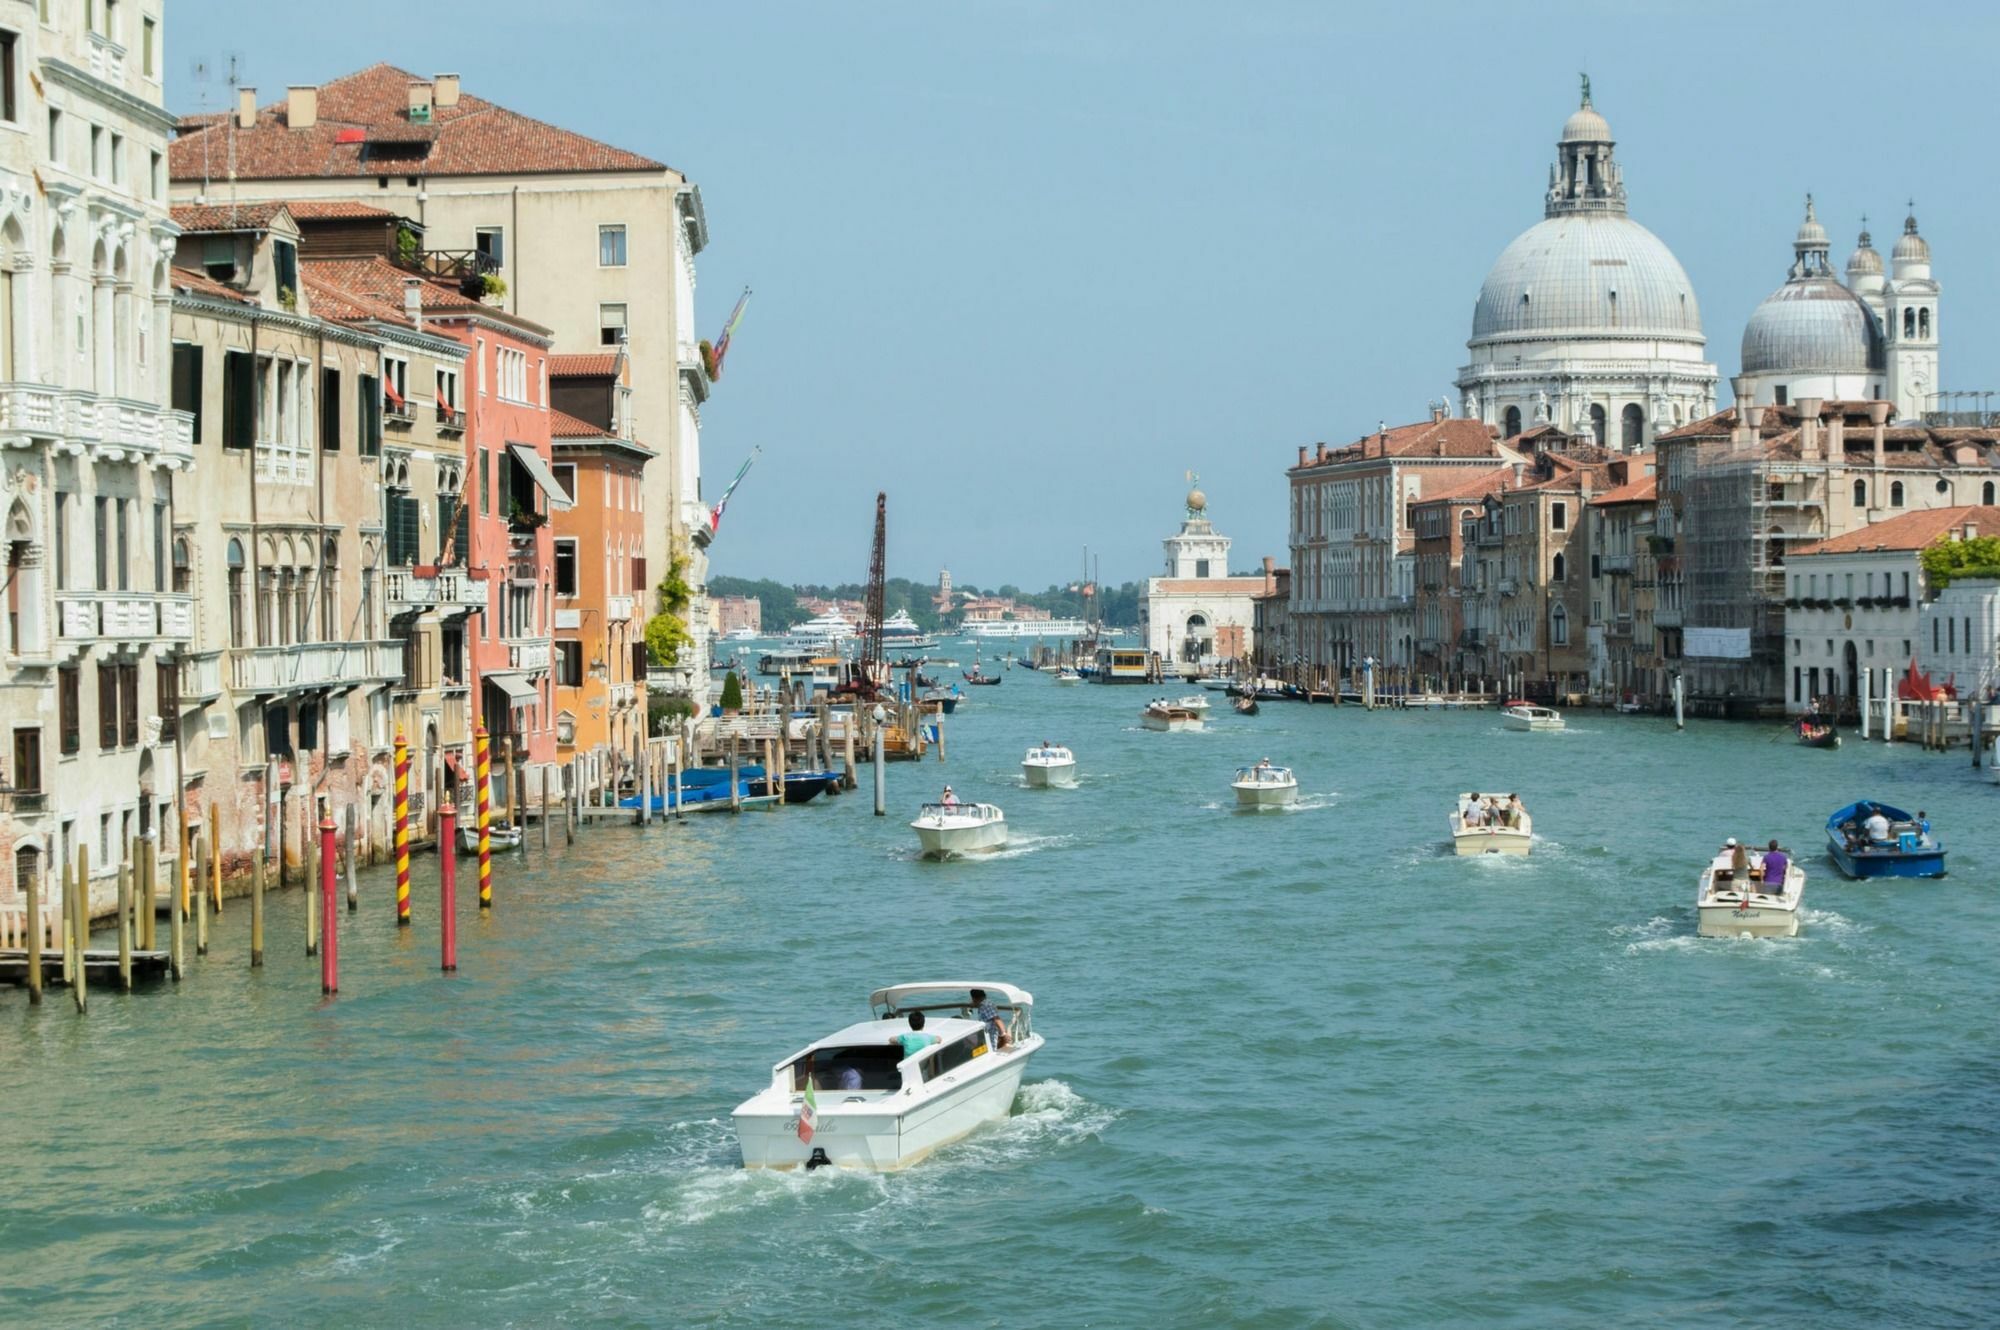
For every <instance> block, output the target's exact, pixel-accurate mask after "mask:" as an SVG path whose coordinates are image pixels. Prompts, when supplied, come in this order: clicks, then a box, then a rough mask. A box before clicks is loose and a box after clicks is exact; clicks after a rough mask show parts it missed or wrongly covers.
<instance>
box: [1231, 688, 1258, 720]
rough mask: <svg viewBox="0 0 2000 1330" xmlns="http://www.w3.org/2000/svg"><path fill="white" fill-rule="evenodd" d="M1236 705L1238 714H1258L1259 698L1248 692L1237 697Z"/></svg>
mask: <svg viewBox="0 0 2000 1330" xmlns="http://www.w3.org/2000/svg"><path fill="white" fill-rule="evenodd" d="M1235 706H1236V714H1237V715H1239V716H1254V715H1256V714H1257V699H1256V698H1254V697H1251V696H1250V695H1249V694H1247V693H1245V694H1243V695H1241V696H1239V697H1238V698H1237V699H1236V703H1235Z"/></svg>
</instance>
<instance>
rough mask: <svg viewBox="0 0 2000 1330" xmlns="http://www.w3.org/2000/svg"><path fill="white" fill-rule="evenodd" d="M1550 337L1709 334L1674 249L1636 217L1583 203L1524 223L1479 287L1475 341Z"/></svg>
mask: <svg viewBox="0 0 2000 1330" xmlns="http://www.w3.org/2000/svg"><path fill="white" fill-rule="evenodd" d="M1546 337H1564V338H1599V337H1607V338H1627V337H1631V338H1671V339H1675V340H1679V341H1688V342H1694V343H1697V344H1698V343H1700V342H1702V341H1703V340H1704V339H1703V337H1702V332H1701V310H1700V307H1699V306H1698V305H1697V304H1696V303H1695V298H1694V285H1693V283H1691V282H1689V281H1688V276H1687V272H1686V271H1685V270H1684V269H1683V268H1682V267H1681V265H1680V260H1678V259H1676V258H1675V257H1674V255H1673V251H1672V250H1670V249H1668V248H1667V247H1666V245H1665V244H1663V243H1662V242H1661V240H1660V238H1659V237H1658V236H1656V235H1654V234H1653V233H1652V232H1651V231H1648V230H1647V229H1646V228H1645V227H1643V226H1641V225H1639V223H1637V222H1635V221H1633V220H1632V219H1631V218H1630V217H1626V216H1622V215H1619V214H1616V213H1586V212H1576V213H1562V214H1559V215H1557V216H1554V217H1547V218H1544V219H1543V220H1541V221H1539V222H1537V223H1535V225H1533V226H1531V227H1529V228H1528V229H1527V230H1526V231H1523V232H1522V233H1521V234H1520V235H1519V236H1517V237H1515V239H1514V243H1513V244H1511V245H1509V246H1507V248H1506V249H1504V250H1502V251H1501V254H1500V257H1499V259H1498V260H1497V261H1496V262H1495V263H1494V264H1493V268H1492V271H1490V272H1488V273H1487V274H1486V284H1485V285H1484V286H1482V287H1481V288H1480V290H1479V303H1478V304H1477V305H1476V306H1475V307H1474V309H1473V314H1472V340H1471V343H1470V345H1473V346H1478V345H1480V344H1481V343H1483V342H1492V341H1508V340H1515V339H1520V338H1546Z"/></svg>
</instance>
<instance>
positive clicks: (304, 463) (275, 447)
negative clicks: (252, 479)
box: [256, 439, 313, 485]
mask: <svg viewBox="0 0 2000 1330" xmlns="http://www.w3.org/2000/svg"><path fill="white" fill-rule="evenodd" d="M256 454H257V479H259V480H261V481H267V482H269V483H271V484H273V485H310V484H312V481H313V450H312V449H311V447H309V446H308V445H306V444H303V443H298V442H296V441H294V442H290V443H283V442H280V441H278V440H277V439H259V440H257V449H256Z"/></svg>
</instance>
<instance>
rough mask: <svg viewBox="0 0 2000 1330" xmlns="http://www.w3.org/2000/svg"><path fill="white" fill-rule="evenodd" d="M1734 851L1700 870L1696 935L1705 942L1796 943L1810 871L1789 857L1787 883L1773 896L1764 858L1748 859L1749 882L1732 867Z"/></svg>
mask: <svg viewBox="0 0 2000 1330" xmlns="http://www.w3.org/2000/svg"><path fill="white" fill-rule="evenodd" d="M1733 858H1734V851H1733V849H1731V848H1730V847H1724V848H1723V849H1722V850H1721V851H1719V852H1718V853H1717V854H1716V856H1715V859H1714V862H1712V863H1710V864H1709V865H1708V867H1706V868H1704V869H1702V870H1701V885H1700V887H1699V888H1697V889H1696V891H1695V901H1694V904H1695V919H1696V922H1695V932H1696V934H1697V935H1699V936H1701V937H1796V936H1798V931H1799V907H1800V906H1801V905H1802V904H1803V903H1804V902H1805V895H1806V870H1805V869H1803V868H1801V867H1799V865H1798V861H1797V860H1794V859H1792V858H1791V857H1790V856H1789V855H1787V856H1786V865H1785V880H1784V881H1783V882H1782V883H1779V884H1777V887H1778V889H1777V890H1776V891H1772V890H1771V889H1770V888H1771V886H1772V884H1771V883H1769V882H1766V881H1764V852H1763V851H1762V850H1751V851H1750V852H1749V853H1748V854H1747V855H1746V856H1745V858H1746V861H1747V865H1748V866H1747V869H1746V871H1745V873H1744V875H1743V876H1744V880H1742V881H1738V880H1737V877H1736V872H1735V870H1734V868H1733V867H1732V866H1731V861H1732V859H1733Z"/></svg>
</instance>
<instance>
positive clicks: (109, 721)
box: [97, 661, 118, 748]
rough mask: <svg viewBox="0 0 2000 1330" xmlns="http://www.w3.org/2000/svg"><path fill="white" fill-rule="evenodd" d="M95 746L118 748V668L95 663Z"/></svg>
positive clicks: (107, 662) (108, 662)
mask: <svg viewBox="0 0 2000 1330" xmlns="http://www.w3.org/2000/svg"><path fill="white" fill-rule="evenodd" d="M97 746H98V747H99V748H116V747H117V746H118V667H117V666H116V665H114V664H112V663H111V662H110V661H99V662H98V663H97Z"/></svg>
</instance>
